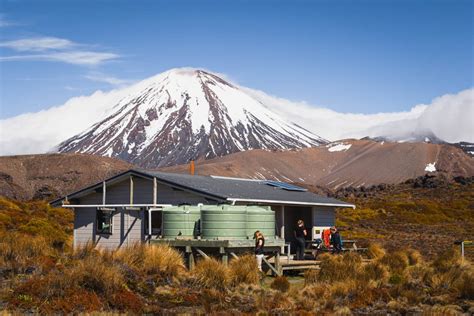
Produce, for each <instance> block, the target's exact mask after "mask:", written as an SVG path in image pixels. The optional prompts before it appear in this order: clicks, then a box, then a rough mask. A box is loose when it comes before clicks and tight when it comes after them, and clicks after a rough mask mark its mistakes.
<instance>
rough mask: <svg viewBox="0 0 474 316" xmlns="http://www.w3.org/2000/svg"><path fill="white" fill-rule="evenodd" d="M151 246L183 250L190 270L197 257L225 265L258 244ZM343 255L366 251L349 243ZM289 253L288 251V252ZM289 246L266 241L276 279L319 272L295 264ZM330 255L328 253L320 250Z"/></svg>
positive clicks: (266, 263) (311, 264) (316, 265)
mask: <svg viewBox="0 0 474 316" xmlns="http://www.w3.org/2000/svg"><path fill="white" fill-rule="evenodd" d="M149 242H150V244H152V245H153V244H167V245H169V246H171V247H174V248H177V249H179V250H181V251H182V252H183V253H184V255H185V257H186V261H187V264H188V267H189V269H193V268H194V266H195V260H196V256H197V257H202V258H206V259H208V258H210V257H218V258H220V259H221V261H222V262H223V263H224V264H227V263H228V261H229V257H230V258H237V257H238V256H239V255H242V254H244V253H253V250H254V247H255V241H254V240H251V239H236V240H233V239H222V240H217V239H179V238H175V239H164V238H163V239H151V240H150V241H149ZM348 244H349V245H351V246H352V247H350V248H344V249H343V251H344V252H346V251H363V250H364V249H361V248H357V247H355V242H352V241H351V242H348V243H346V245H348ZM285 250H286V251H285ZM289 251H290V249H289V244H288V243H285V241H284V240H283V239H279V238H275V239H270V238H269V239H267V240H266V241H265V257H264V259H263V267H266V268H268V270H269V271H271V272H272V273H273V274H274V275H282V274H283V273H284V272H285V271H295V270H296V271H303V270H319V269H320V264H321V261H320V260H293V256H292V255H290V256H288V252H289ZM312 251H314V249H311V248H310V249H306V251H305V252H306V253H307V254H311V253H312ZM319 251H320V252H321V253H322V252H328V250H319Z"/></svg>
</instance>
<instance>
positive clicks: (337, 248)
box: [331, 226, 342, 253]
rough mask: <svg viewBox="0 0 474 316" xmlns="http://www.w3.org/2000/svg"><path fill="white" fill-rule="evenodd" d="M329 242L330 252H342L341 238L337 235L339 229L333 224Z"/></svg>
mask: <svg viewBox="0 0 474 316" xmlns="http://www.w3.org/2000/svg"><path fill="white" fill-rule="evenodd" d="M331 244H332V247H333V249H332V253H341V252H342V239H341V235H339V231H338V230H337V228H336V227H335V226H333V227H331Z"/></svg>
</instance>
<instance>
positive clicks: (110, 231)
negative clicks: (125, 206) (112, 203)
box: [95, 208, 115, 236]
mask: <svg viewBox="0 0 474 316" xmlns="http://www.w3.org/2000/svg"><path fill="white" fill-rule="evenodd" d="M105 212H110V215H108V214H106V213H105ZM104 213H105V214H104ZM99 214H102V216H104V215H105V216H108V217H109V219H110V225H109V228H108V230H107V231H105V230H104V229H102V230H100V229H99V219H100V216H99ZM114 215H115V210H107V211H104V210H102V209H100V208H98V209H96V215H95V221H96V229H95V232H96V234H97V235H108V236H109V235H112V233H113V228H114Z"/></svg>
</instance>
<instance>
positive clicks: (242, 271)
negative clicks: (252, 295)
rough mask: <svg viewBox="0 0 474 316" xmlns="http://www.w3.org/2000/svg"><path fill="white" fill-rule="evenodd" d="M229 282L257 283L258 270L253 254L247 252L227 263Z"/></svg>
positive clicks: (234, 284)
mask: <svg viewBox="0 0 474 316" xmlns="http://www.w3.org/2000/svg"><path fill="white" fill-rule="evenodd" d="M229 273H230V279H231V281H230V282H231V284H232V285H233V286H236V285H239V284H258V283H259V281H260V272H259V271H258V269H257V261H256V259H255V256H254V255H251V254H248V255H244V256H241V257H239V258H237V259H233V260H231V261H230V264H229Z"/></svg>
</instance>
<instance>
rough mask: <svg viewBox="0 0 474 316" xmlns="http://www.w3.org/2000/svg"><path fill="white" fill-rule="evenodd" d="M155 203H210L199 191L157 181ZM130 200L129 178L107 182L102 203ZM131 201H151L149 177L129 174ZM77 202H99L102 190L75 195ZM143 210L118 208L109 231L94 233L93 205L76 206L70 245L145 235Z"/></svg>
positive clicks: (114, 242) (112, 243)
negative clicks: (130, 175) (131, 190)
mask: <svg viewBox="0 0 474 316" xmlns="http://www.w3.org/2000/svg"><path fill="white" fill-rule="evenodd" d="M157 191H158V193H157V202H158V204H174V205H176V204H180V203H189V204H198V203H207V204H209V203H212V202H210V201H208V200H206V199H205V198H204V197H201V196H199V195H196V194H193V193H190V192H186V191H181V190H175V189H173V188H171V187H169V186H167V185H164V184H158V187H157ZM129 203H130V179H124V181H121V182H119V183H115V184H112V185H109V186H107V188H106V204H129ZM133 203H134V204H152V203H153V181H152V180H148V179H143V178H138V177H134V178H133ZM79 204H83V205H85V204H87V205H89V204H90V205H99V204H102V193H96V192H94V193H91V194H89V195H87V196H84V197H82V198H80V199H79ZM144 223H145V220H144V212H143V210H125V209H122V208H118V209H117V211H116V213H115V214H114V216H113V219H112V234H111V235H97V234H96V225H97V223H96V208H77V209H76V210H75V216H74V246H75V247H77V246H81V245H84V244H85V243H87V242H95V243H97V245H98V247H101V248H109V249H113V248H117V247H121V246H124V245H131V244H133V243H135V242H139V241H143V240H144V239H145V227H144Z"/></svg>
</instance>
